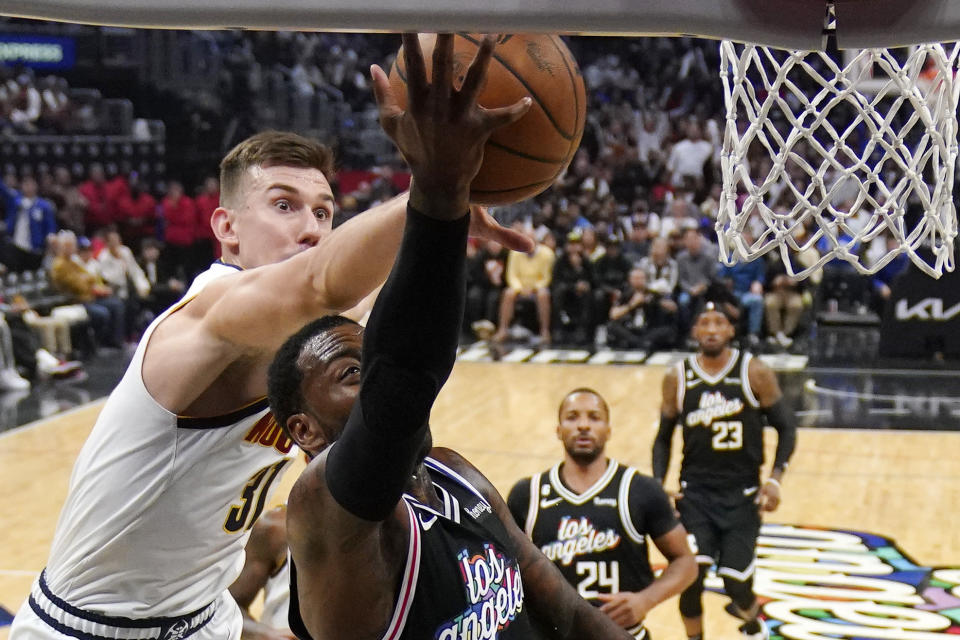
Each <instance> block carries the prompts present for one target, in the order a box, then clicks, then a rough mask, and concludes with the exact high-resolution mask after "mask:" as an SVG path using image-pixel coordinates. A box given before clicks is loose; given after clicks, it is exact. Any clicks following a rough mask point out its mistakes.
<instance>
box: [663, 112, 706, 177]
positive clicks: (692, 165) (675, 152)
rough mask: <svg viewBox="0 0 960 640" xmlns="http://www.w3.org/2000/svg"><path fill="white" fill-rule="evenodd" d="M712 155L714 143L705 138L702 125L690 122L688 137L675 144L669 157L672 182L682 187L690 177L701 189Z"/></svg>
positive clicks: (668, 162) (668, 167) (668, 168)
mask: <svg viewBox="0 0 960 640" xmlns="http://www.w3.org/2000/svg"><path fill="white" fill-rule="evenodd" d="M712 157H713V145H712V144H710V143H709V142H708V141H706V140H704V139H703V132H702V130H701V129H700V125H699V124H698V123H696V122H690V123H689V124H688V125H687V135H686V137H685V138H684V139H683V140H681V141H680V142H678V143H677V144H675V145H674V146H673V149H671V150H670V157H669V158H668V159H667V170H668V171H669V172H670V180H671V184H672V185H673V186H674V187H682V186H684V185H685V184H686V182H685V181H686V179H687V178H689V179H691V180H692V181H693V182H694V184H695V185H696V189H698V190H699V189H700V188H702V187H703V185H704V174H705V171H706V164H707V162H708V161H709V160H710V159H711V158H712Z"/></svg>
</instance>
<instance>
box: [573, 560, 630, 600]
mask: <svg viewBox="0 0 960 640" xmlns="http://www.w3.org/2000/svg"><path fill="white" fill-rule="evenodd" d="M577 575H578V576H584V578H583V580H581V581H580V582H578V583H577V593H579V594H580V597H581V598H583V599H584V600H589V599H590V598H596V597H597V596H599V595H600V593H601V592H600V591H598V590H596V589H593V588H592V587H593V586H594V585H596V586H598V587H600V588H601V589H604V591H603V593H620V563H619V562H617V561H616V560H613V561H611V562H602V561H600V562H590V561H584V562H578V563H577Z"/></svg>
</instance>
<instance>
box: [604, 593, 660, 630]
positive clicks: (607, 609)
mask: <svg viewBox="0 0 960 640" xmlns="http://www.w3.org/2000/svg"><path fill="white" fill-rule="evenodd" d="M597 599H598V600H600V602H602V603H603V606H601V607H600V611H602V612H604V613H605V614H607V615H608V616H610V619H611V620H613V621H614V622H615V623H617V624H618V625H620V626H621V627H623V628H624V629H627V628H630V627H633V626H635V625H638V624H640V623H641V622H643V619H644V618H646V617H647V614H648V613H649V612H650V610H651V609H653V607H654V606H655V605H656V603H655V602H653V601H652V600H650V599H649V598H647V597H646V596H645V595H644V594H643V592H642V591H639V592H630V591H621V592H620V593H610V594H607V593H601V594H600V595H598V596H597Z"/></svg>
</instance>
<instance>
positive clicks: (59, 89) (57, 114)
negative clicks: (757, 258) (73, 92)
mask: <svg viewBox="0 0 960 640" xmlns="http://www.w3.org/2000/svg"><path fill="white" fill-rule="evenodd" d="M40 86H41V93H40V97H41V110H40V120H39V126H40V128H41V129H45V130H47V131H51V132H54V133H60V134H62V133H67V132H68V131H69V130H70V117H71V107H70V96H69V95H68V94H67V92H66V90H65V88H64V87H63V86H62V85H61V83H60V82H59V81H58V79H57V78H56V76H47V77H46V78H44V79H43V81H42V82H41V84H40Z"/></svg>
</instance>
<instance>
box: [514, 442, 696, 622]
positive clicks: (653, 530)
mask: <svg viewBox="0 0 960 640" xmlns="http://www.w3.org/2000/svg"><path fill="white" fill-rule="evenodd" d="M560 466H561V463H558V464H556V465H554V466H553V467H551V468H550V469H549V470H548V471H545V472H543V473H538V474H536V475H534V476H533V477H531V478H528V479H525V480H522V481H520V482H519V483H517V485H516V486H515V487H514V488H513V490H512V491H511V492H510V508H511V512H513V514H514V518H515V519H516V520H517V522H518V524H519V525H520V526H521V527H522V528H523V529H524V530H525V531H526V533H527V535H528V536H530V539H531V540H533V543H534V544H535V545H537V547H539V549H540V550H541V551H542V552H543V554H544V555H545V556H547V557H548V558H549V559H550V560H551V561H552V562H553V563H554V564H555V565H556V566H557V568H558V569H560V572H561V573H562V574H563V577H564V578H565V579H566V580H567V582H569V583H570V584H571V585H573V586H574V587H575V588H576V589H577V592H578V593H579V594H580V596H581V597H582V598H584V599H586V600H589V601H590V602H591V603H592V604H594V605H596V606H600V605H601V604H603V603H602V602H600V601H599V600H598V599H597V597H598V596H599V595H600V594H610V593H619V592H621V591H642V590H643V589H645V588H646V587H647V586H649V585H650V583H651V582H653V571H651V569H650V560H649V557H648V550H647V540H646V535H650V536H651V537H654V538H657V537H660V536H661V535H663V534H665V533H667V532H668V531H670V530H671V529H673V528H674V527H675V526H676V525H677V520H676V517H675V516H674V515H673V508H672V507H671V506H670V502H669V499H668V498H667V495H666V494H665V493H664V491H663V489H662V488H661V487H660V485H659V484H658V483H657V482H656V481H654V480H653V479H652V478H649V477H646V476H643V475H641V474H640V473H639V472H638V471H637V470H636V469H634V468H632V467H626V466H624V465H622V464H618V463H617V461H616V460H613V459H611V460H610V461H609V462H608V464H607V469H606V471H605V472H604V473H603V475H602V476H601V477H600V478H599V479H598V480H597V482H596V483H595V484H594V485H593V486H592V487H590V488H589V489H587V490H586V491H584V492H583V493H581V494H577V493H574V492H573V491H571V490H570V489H569V488H567V487H566V485H564V484H563V481H562V480H561V478H560ZM524 498H525V499H526V500H524ZM518 512H521V513H518ZM628 631H629V632H630V633H631V634H633V635H635V636H636V637H643V634H644V630H643V625H642V624H640V625H637V626H636V627H635V628H632V629H628Z"/></svg>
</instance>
